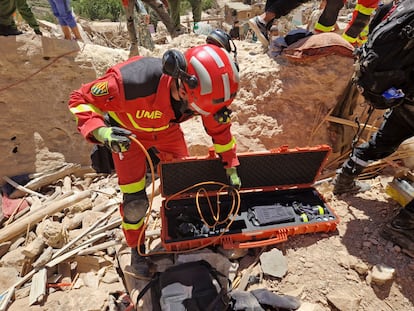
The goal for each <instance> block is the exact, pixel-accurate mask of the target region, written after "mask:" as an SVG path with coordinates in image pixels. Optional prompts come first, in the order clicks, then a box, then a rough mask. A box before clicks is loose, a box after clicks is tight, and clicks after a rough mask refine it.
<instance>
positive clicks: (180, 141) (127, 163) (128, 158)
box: [112, 124, 188, 248]
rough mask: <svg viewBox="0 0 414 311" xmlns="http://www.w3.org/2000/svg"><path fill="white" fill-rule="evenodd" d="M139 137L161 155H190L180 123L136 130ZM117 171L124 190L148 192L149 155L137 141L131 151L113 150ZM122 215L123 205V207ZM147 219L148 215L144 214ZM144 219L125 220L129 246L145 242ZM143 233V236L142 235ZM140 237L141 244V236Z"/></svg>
mask: <svg viewBox="0 0 414 311" xmlns="http://www.w3.org/2000/svg"><path fill="white" fill-rule="evenodd" d="M133 133H134V134H135V135H136V138H137V140H138V141H139V142H141V144H142V145H143V146H144V147H145V149H147V150H148V149H149V148H151V147H155V148H156V149H157V150H158V151H159V153H160V155H161V156H162V155H163V154H168V155H170V156H172V157H173V158H176V159H182V158H185V157H187V156H188V149H187V145H186V142H185V139H184V134H183V132H182V130H181V127H180V125H179V124H171V125H170V127H169V128H168V129H166V130H163V131H159V132H151V133H144V132H134V131H133ZM112 157H113V159H114V164H115V170H116V173H117V175H118V184H119V186H120V189H121V191H122V192H123V193H136V192H139V191H142V190H144V191H145V176H146V156H145V154H144V152H143V151H142V149H141V147H140V146H139V145H138V144H137V143H136V142H134V141H132V142H131V146H130V148H129V149H128V151H126V152H124V153H122V154H116V153H113V154H112ZM120 213H121V216H122V217H123V206H122V205H121V206H120ZM144 218H145V217H144ZM144 218H142V219H141V220H140V221H138V222H137V223H135V224H129V223H125V222H124V221H123V222H122V230H123V232H124V235H125V239H126V242H127V244H128V246H129V247H132V248H133V247H137V245H141V244H143V243H144V241H145V232H142V230H143V229H144V228H143V225H144ZM141 232H142V235H141ZM140 236H141V239H140V241H139V243H138V239H139V237H140Z"/></svg>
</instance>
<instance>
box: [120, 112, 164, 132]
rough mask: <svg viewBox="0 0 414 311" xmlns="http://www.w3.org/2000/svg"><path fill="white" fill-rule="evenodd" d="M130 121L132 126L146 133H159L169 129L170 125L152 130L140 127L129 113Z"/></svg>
mask: <svg viewBox="0 0 414 311" xmlns="http://www.w3.org/2000/svg"><path fill="white" fill-rule="evenodd" d="M127 116H128V119H129V121H130V122H131V124H132V126H133V127H134V128H136V129H138V130H140V131H144V132H159V131H163V130H165V129H167V128H169V126H170V125H169V124H167V125H164V126H161V127H157V128H152V127H140V126H139V125H138V124H136V123H135V120H134V117H133V116H132V115H131V114H129V113H127Z"/></svg>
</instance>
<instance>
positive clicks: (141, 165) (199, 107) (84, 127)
mask: <svg viewBox="0 0 414 311" xmlns="http://www.w3.org/2000/svg"><path fill="white" fill-rule="evenodd" d="M215 32H216V35H217V34H218V39H219V40H221V39H223V37H222V36H221V34H222V33H221V32H217V31H215ZM227 36H228V35H227ZM208 38H209V37H208ZM214 38H216V39H217V36H214V32H213V39H214ZM214 41H216V40H213V41H210V42H214ZM207 42H209V41H207ZM228 44H229V43H228V42H224V44H223V45H222V46H223V47H225V48H226V47H227V45H228ZM229 52H230V49H227V51H226V50H225V49H224V48H222V47H219V46H218V45H215V44H212V43H207V44H203V45H200V46H196V47H193V48H190V49H188V50H187V51H186V52H185V53H184V54H183V53H181V52H179V51H177V50H168V51H166V52H165V53H164V55H163V57H162V59H159V58H153V57H141V56H136V57H132V58H130V59H129V60H127V61H125V62H123V63H120V64H117V65H115V66H113V67H112V68H110V69H109V70H108V71H107V72H106V74H105V75H104V76H102V77H101V78H98V79H97V80H95V81H93V82H90V83H87V84H85V85H82V87H81V88H80V89H78V90H75V91H73V92H72V93H71V95H70V100H69V108H70V111H71V112H72V113H73V114H74V116H75V117H76V120H77V128H78V130H79V132H80V133H81V134H82V135H83V136H84V137H85V138H86V139H87V140H88V141H89V142H91V143H94V144H104V145H106V146H107V147H108V148H110V149H111V150H112V155H113V160H114V164H115V170H116V173H117V175H118V183H119V186H120V190H121V191H122V193H123V202H122V204H121V206H120V213H121V216H122V230H123V232H124V235H125V238H126V242H127V244H128V246H129V247H131V248H132V250H131V266H132V268H133V270H134V272H135V273H136V274H137V275H138V276H139V275H142V276H145V275H147V274H148V265H147V261H146V257H144V256H140V254H144V253H145V244H144V241H145V232H142V230H143V229H144V228H143V224H144V218H145V215H146V213H147V209H148V206H149V204H148V199H147V194H146V192H145V184H146V183H145V177H146V156H145V154H144V151H143V150H142V149H141V148H140V146H139V144H137V143H134V142H131V139H130V137H131V135H134V136H135V137H136V139H137V140H138V141H139V142H140V143H141V144H142V145H143V146H144V147H145V149H147V150H148V149H150V148H152V147H155V148H156V149H157V150H158V152H159V154H160V155H161V156H162V155H163V154H164V155H165V154H168V155H170V156H172V157H173V158H185V157H187V156H188V155H189V153H188V150H187V146H186V143H185V140H184V135H183V132H182V130H181V126H180V123H181V122H183V121H186V120H188V119H189V118H191V117H193V116H195V115H199V116H201V119H202V122H203V125H204V127H205V130H206V132H207V133H208V134H209V135H210V136H211V137H212V141H213V143H214V149H215V151H216V152H217V154H218V155H219V156H220V158H221V160H222V162H223V166H224V169H225V171H226V173H227V176H228V178H229V184H230V185H231V186H232V187H236V188H239V187H240V184H241V181H240V178H239V176H238V174H237V169H236V167H237V166H238V165H239V160H238V158H237V155H236V141H235V139H234V137H233V136H232V134H231V131H230V127H231V123H230V117H229V116H230V110H229V109H228V108H227V107H228V106H229V105H230V104H231V103H232V101H233V100H234V98H235V96H236V94H237V91H238V87H239V72H238V67H237V63H235V62H234V60H233V59H232V57H231V55H230V54H229ZM104 113H108V114H109V117H110V124H109V125H108V124H106V123H105V121H104V118H103V115H104ZM141 233H142V234H141ZM140 237H141V239H140V240H139V238H140ZM137 247H139V252H138V250H137Z"/></svg>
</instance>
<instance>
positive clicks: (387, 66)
mask: <svg viewBox="0 0 414 311" xmlns="http://www.w3.org/2000/svg"><path fill="white" fill-rule="evenodd" d="M369 29H370V32H369V35H368V40H367V42H366V43H365V44H364V45H362V47H360V48H358V49H356V50H355V54H356V56H357V62H356V72H355V75H354V78H353V80H354V82H355V83H356V85H357V86H358V88H359V90H360V91H361V92H362V95H363V96H364V97H365V99H367V100H368V101H369V102H370V104H371V105H372V106H373V107H374V108H378V109H388V108H392V107H395V106H397V105H399V104H401V103H402V102H403V101H404V100H405V99H406V100H412V98H413V96H414V0H402V1H401V2H400V3H399V4H398V5H397V6H396V7H394V6H393V5H392V3H391V4H388V5H383V6H382V7H380V8H379V9H378V10H377V13H376V15H375V16H374V17H373V19H372V21H371V23H370V25H369Z"/></svg>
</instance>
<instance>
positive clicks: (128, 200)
mask: <svg viewBox="0 0 414 311" xmlns="http://www.w3.org/2000/svg"><path fill="white" fill-rule="evenodd" d="M122 206H123V207H122V210H123V218H124V219H123V220H124V222H126V223H130V224H135V223H137V222H138V221H140V220H141V219H142V218H144V216H145V214H146V213H147V209H148V206H149V204H148V198H147V195H146V193H145V191H140V192H137V193H125V194H124V198H123V204H122Z"/></svg>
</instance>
